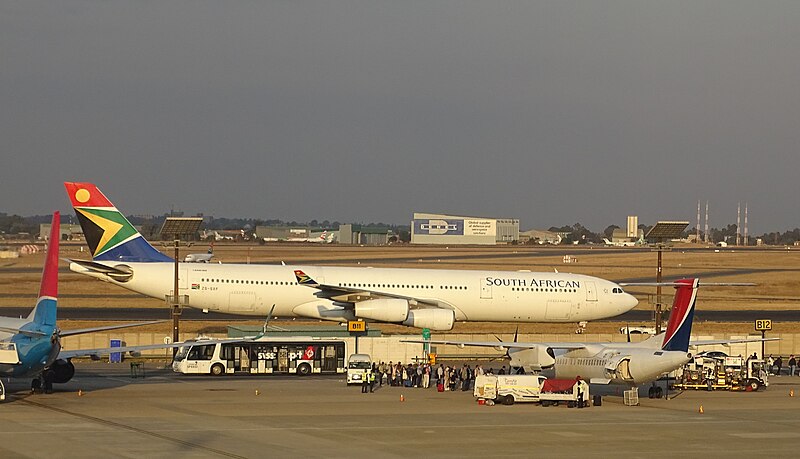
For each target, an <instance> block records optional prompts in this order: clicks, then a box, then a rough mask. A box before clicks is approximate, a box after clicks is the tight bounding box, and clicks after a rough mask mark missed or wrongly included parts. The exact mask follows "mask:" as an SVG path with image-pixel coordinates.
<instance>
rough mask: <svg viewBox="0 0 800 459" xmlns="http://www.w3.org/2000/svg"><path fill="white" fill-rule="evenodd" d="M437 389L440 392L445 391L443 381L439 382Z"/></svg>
mask: <svg viewBox="0 0 800 459" xmlns="http://www.w3.org/2000/svg"><path fill="white" fill-rule="evenodd" d="M436 390H437V391H439V392H444V384H443V383H439V384H437V385H436Z"/></svg>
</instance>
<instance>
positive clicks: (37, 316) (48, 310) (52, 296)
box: [28, 212, 61, 327]
mask: <svg viewBox="0 0 800 459" xmlns="http://www.w3.org/2000/svg"><path fill="white" fill-rule="evenodd" d="M60 239H61V214H60V213H59V212H55V213H53V221H52V223H51V225H50V239H48V240H47V255H45V262H44V269H42V284H41V285H40V286H39V298H38V300H36V306H35V307H34V308H33V311H31V313H30V315H29V316H28V320H30V321H31V322H33V323H35V324H37V325H49V326H53V327H55V325H56V306H57V304H58V246H59V242H60Z"/></svg>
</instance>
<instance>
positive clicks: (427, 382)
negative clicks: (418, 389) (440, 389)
mask: <svg viewBox="0 0 800 459" xmlns="http://www.w3.org/2000/svg"><path fill="white" fill-rule="evenodd" d="M430 386H431V366H430V365H425V369H424V370H423V373H422V387H423V388H425V389H427V388H429V387H430Z"/></svg>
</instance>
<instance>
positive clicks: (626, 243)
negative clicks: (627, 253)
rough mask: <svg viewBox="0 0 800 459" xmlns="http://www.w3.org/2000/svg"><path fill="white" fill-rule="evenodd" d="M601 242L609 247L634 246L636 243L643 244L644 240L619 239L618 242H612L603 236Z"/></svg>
mask: <svg viewBox="0 0 800 459" xmlns="http://www.w3.org/2000/svg"><path fill="white" fill-rule="evenodd" d="M603 243H604V244H605V245H607V246H609V247H636V246H638V245H644V242H643V241H641V240H639V241H619V242H612V241H609V240H608V238H605V237H604V238H603Z"/></svg>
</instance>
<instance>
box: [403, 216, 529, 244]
mask: <svg viewBox="0 0 800 459" xmlns="http://www.w3.org/2000/svg"><path fill="white" fill-rule="evenodd" d="M518 241H519V220H518V219H512V218H500V219H495V218H485V217H461V216H455V215H442V214H426V213H416V212H415V213H414V219H413V220H412V221H411V243H412V244H437V245H454V244H456V245H458V244H460V245H495V244H511V243H514V242H518Z"/></svg>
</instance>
